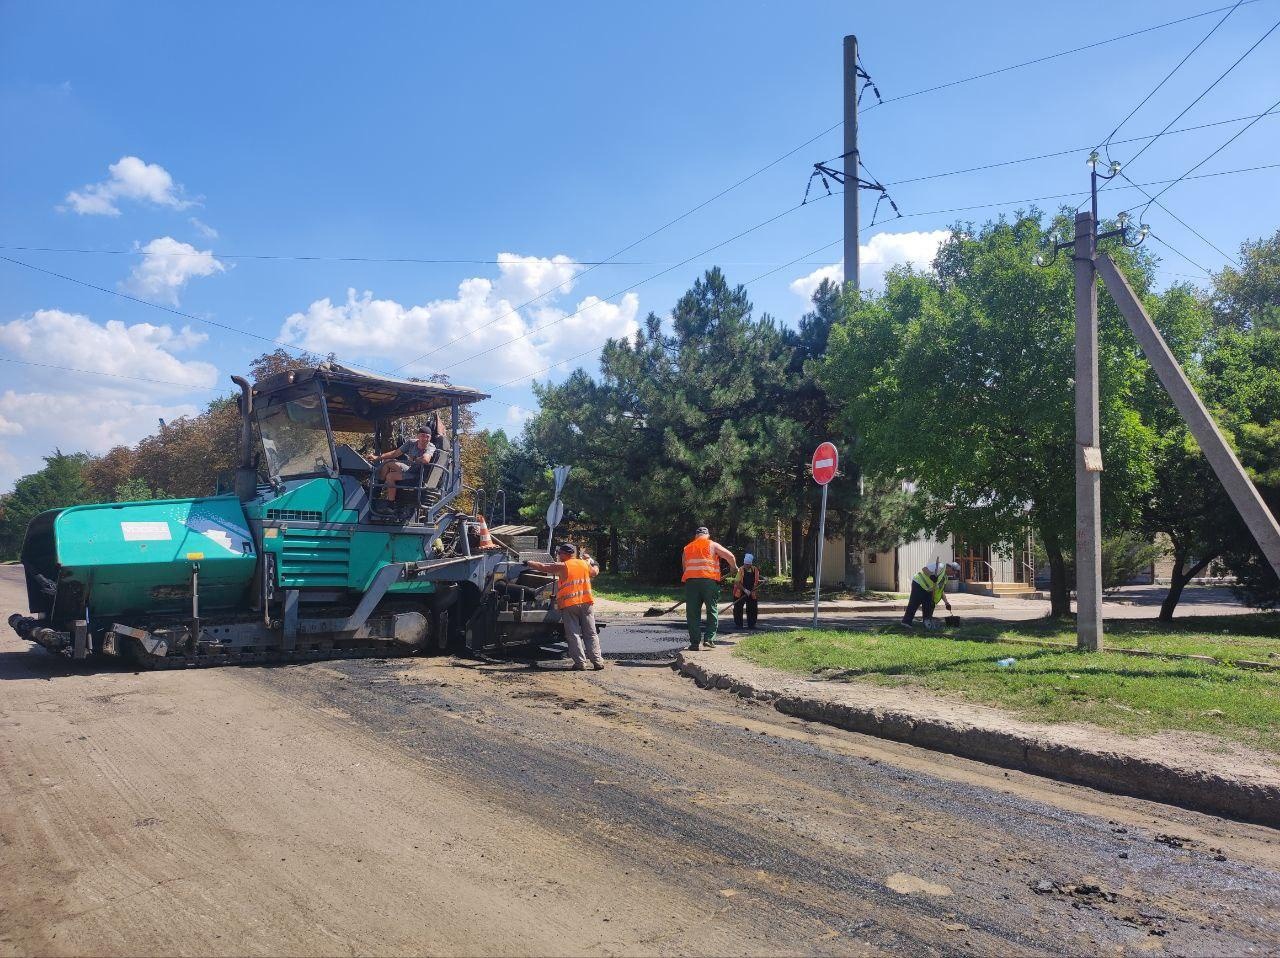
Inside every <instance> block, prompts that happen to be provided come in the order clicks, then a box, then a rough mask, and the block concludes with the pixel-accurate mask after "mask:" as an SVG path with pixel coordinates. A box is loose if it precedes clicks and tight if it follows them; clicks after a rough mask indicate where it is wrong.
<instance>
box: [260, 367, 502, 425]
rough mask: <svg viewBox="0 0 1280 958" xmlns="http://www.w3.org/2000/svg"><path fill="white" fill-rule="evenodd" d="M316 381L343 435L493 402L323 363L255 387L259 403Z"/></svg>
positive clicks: (472, 393)
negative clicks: (382, 422)
mask: <svg viewBox="0 0 1280 958" xmlns="http://www.w3.org/2000/svg"><path fill="white" fill-rule="evenodd" d="M310 382H316V383H318V384H319V385H320V388H321V389H322V390H323V391H324V395H325V402H326V404H327V405H328V407H329V423H330V425H331V426H332V427H333V428H334V429H336V430H338V431H340V432H362V431H367V430H368V429H369V428H371V426H372V424H373V423H374V422H375V421H376V420H380V419H401V418H403V417H406V416H414V415H418V414H420V413H425V412H430V411H431V410H433V409H442V408H445V407H448V406H450V405H452V404H453V403H455V402H457V403H473V402H479V401H480V400H481V399H488V398H489V395H488V393H482V392H480V390H478V389H471V388H469V387H467V386H454V385H452V384H450V383H431V382H411V381H410V380H407V379H397V378H395V377H394V376H376V375H373V374H372V373H366V372H361V371H359V370H355V369H350V368H348V367H346V366H340V365H339V364H337V363H323V364H321V365H319V366H307V367H304V368H302V369H291V370H288V371H287V372H282V373H276V374H275V375H273V376H268V377H267V378H266V379H263V380H262V381H261V382H258V383H256V384H255V385H254V387H253V394H254V397H255V405H256V404H257V400H258V397H261V398H262V399H263V400H269V398H270V397H271V396H273V395H274V394H276V393H280V392H285V391H292V390H293V389H295V388H296V387H298V386H300V385H304V384H306V383H310Z"/></svg>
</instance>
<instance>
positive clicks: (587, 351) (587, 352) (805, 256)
mask: <svg viewBox="0 0 1280 958" xmlns="http://www.w3.org/2000/svg"><path fill="white" fill-rule="evenodd" d="M866 229H870V227H867V228H866ZM866 229H864V230H863V231H862V232H866ZM842 242H844V237H841V238H840V239H837V240H832V241H831V242H830V243H827V244H825V245H823V246H819V247H818V248H817V249H813V250H810V251H809V252H807V253H804V254H802V255H801V256H799V257H797V258H796V259H793V260H792V261H791V262H789V263H783V264H782V265H781V266H776V267H774V268H773V269H771V270H769V272H767V273H761V274H760V275H759V276H757V277H755V278H754V279H749V280H747V281H746V282H745V283H743V284H742V285H743V286H750V285H751V284H752V283H755V282H758V281H760V280H762V279H764V278H765V277H767V276H772V275H773V274H774V273H777V272H780V271H781V270H784V269H786V268H787V267H788V266H795V265H796V264H797V263H799V262H800V261H801V260H804V259H808V258H809V257H810V256H816V255H817V254H818V253H821V252H823V251H824V250H828V249H830V248H831V247H833V246H836V245H838V244H840V243H842ZM615 338H616V337H610V338H609V339H607V340H605V341H604V342H603V343H597V344H596V345H594V346H591V347H590V348H588V349H585V350H583V351H582V352H580V353H576V354H575V355H573V356H569V357H566V358H565V359H561V360H560V361H558V362H554V363H552V364H551V365H550V366H547V367H545V368H543V369H539V370H538V371H537V372H535V373H526V374H525V375H523V376H518V377H516V378H515V379H511V380H508V381H507V382H505V383H501V384H500V385H499V386H498V387H497V388H498V389H506V388H507V387H509V386H514V385H515V384H516V383H520V382H524V381H525V380H526V379H534V378H536V377H538V376H541V375H542V374H543V373H546V372H550V371H551V370H553V369H556V368H558V367H560V366H563V365H565V363H571V362H573V361H574V360H577V359H582V358H583V357H584V356H588V355H590V354H591V353H594V352H597V351H599V350H601V349H603V348H604V347H605V346H607V345H608V344H609V342H610V341H611V340H612V339H615Z"/></svg>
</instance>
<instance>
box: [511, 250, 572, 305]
mask: <svg viewBox="0 0 1280 958" xmlns="http://www.w3.org/2000/svg"><path fill="white" fill-rule="evenodd" d="M585 268H586V267H584V266H579V265H578V264H577V263H575V262H574V261H573V260H572V259H571V258H570V257H568V256H565V255H563V254H560V255H557V256H552V257H551V258H550V259H548V258H545V257H541V256H520V255H518V254H516V253H499V254H498V270H499V271H500V272H501V274H502V275H501V278H500V279H499V280H498V283H497V284H496V285H497V288H498V290H499V291H500V292H501V294H502V295H504V296H507V295H510V296H518V297H519V298H520V302H522V303H523V302H527V301H528V300H530V299H533V298H534V297H536V296H542V295H544V294H546V293H550V292H551V291H552V290H554V289H557V288H559V287H563V288H560V289H559V292H558V295H565V294H568V293H569V292H571V291H572V290H573V286H574V283H573V278H574V277H575V276H577V275H578V274H579V273H580V272H582V271H583V270H584V269H585Z"/></svg>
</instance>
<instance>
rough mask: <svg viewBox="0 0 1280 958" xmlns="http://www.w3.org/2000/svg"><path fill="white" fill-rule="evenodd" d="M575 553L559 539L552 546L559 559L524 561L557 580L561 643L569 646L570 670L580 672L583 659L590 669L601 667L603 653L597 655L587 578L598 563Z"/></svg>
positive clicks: (584, 665)
mask: <svg viewBox="0 0 1280 958" xmlns="http://www.w3.org/2000/svg"><path fill="white" fill-rule="evenodd" d="M577 554H578V550H577V549H576V548H575V547H574V546H573V544H572V543H569V542H562V543H560V544H559V545H558V546H556V558H557V559H558V560H559V561H557V562H534V561H532V560H531V561H529V562H526V563H525V564H526V565H527V566H528V567H529V568H530V569H533V570H534V571H535V572H546V573H549V574H550V575H554V576H555V577H556V578H557V579H558V580H559V582H558V583H557V584H556V608H557V609H559V610H560V621H561V622H562V623H564V637H565V642H566V644H567V645H568V646H569V657H570V658H572V659H573V668H574V671H577V672H581V671H582V670H583V669H585V668H586V667H587V659H590V660H591V667H592V668H594V669H597V670H599V669H602V668H604V656H602V655H601V654H600V635H599V634H598V633H597V632H596V612H595V609H596V607H595V597H594V596H593V595H592V594H591V580H592V578H593V577H594V576H595V575H597V574H598V573H599V572H600V566H598V565H596V560H595V559H593V558H591V556H589V555H587V554H586V553H583V554H582V558H580V559H579V558H576V556H577ZM584 640H585V648H584Z"/></svg>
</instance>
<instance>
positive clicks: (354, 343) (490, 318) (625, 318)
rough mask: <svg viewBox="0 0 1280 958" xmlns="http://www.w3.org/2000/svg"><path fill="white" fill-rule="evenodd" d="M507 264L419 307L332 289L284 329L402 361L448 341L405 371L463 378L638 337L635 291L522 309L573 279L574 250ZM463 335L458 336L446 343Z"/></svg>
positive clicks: (322, 345)
mask: <svg viewBox="0 0 1280 958" xmlns="http://www.w3.org/2000/svg"><path fill="white" fill-rule="evenodd" d="M504 255H509V254H504ZM499 269H500V271H501V273H502V275H501V276H500V277H499V279H498V280H496V281H494V280H490V279H487V278H484V277H473V278H471V279H466V280H463V281H462V282H461V283H460V284H459V285H458V291H457V295H456V296H455V297H453V298H451V299H437V300H432V301H430V302H427V303H424V304H422V305H418V306H405V305H403V304H401V303H398V302H396V301H395V300H390V299H375V298H374V296H373V294H372V293H371V292H367V291H366V292H365V293H363V294H360V295H358V294H357V293H356V291H355V290H354V289H349V290H347V297H346V301H345V302H342V303H334V302H333V301H332V300H330V299H329V298H328V297H326V298H324V299H319V300H316V301H315V302H313V303H312V304H311V305H310V306H309V307H307V309H306V311H305V312H297V313H293V314H292V315H290V316H289V317H287V318H286V319H285V321H284V325H283V326H282V327H281V331H280V338H281V339H283V340H286V341H289V342H293V343H296V344H297V345H299V346H302V347H305V348H306V349H308V350H311V351H313V352H317V353H327V352H334V353H337V354H338V355H339V356H348V357H352V358H362V359H374V360H386V361H388V362H389V363H391V364H394V365H399V364H402V363H408V362H409V361H410V360H414V359H415V358H416V357H418V356H420V355H422V354H424V353H427V352H429V351H431V350H436V348H437V347H442V348H439V349H438V350H437V351H435V352H433V353H432V355H430V356H427V357H426V358H425V359H423V360H422V361H420V362H417V363H415V364H413V365H411V366H409V368H408V369H406V370H404V372H406V373H408V374H412V375H430V374H431V373H433V372H437V371H447V372H448V373H449V374H450V375H451V376H453V377H454V378H455V379H457V380H458V381H460V382H481V383H485V384H495V383H503V382H506V381H507V380H510V379H515V378H517V377H521V376H528V375H532V374H534V373H538V372H540V371H541V370H543V369H545V368H547V367H548V366H551V365H553V364H554V363H557V362H559V361H560V360H566V359H568V358H569V357H571V356H575V355H576V354H578V353H580V352H582V351H583V350H584V349H586V348H587V347H590V346H593V345H595V344H598V343H603V341H604V340H605V339H607V338H609V337H617V336H628V337H629V336H632V335H633V334H634V333H635V331H636V329H637V324H636V314H637V313H638V311H639V308H640V301H639V298H638V297H637V296H636V295H635V294H634V293H629V294H627V295H626V296H624V297H623V298H622V300H621V302H620V303H617V304H614V303H607V302H603V301H602V300H600V299H598V298H597V297H595V296H588V297H586V298H584V299H583V300H581V301H580V302H579V303H578V305H577V306H575V307H573V308H572V309H569V308H564V309H562V308H559V307H552V306H542V307H541V308H531V309H530V310H528V311H527V312H525V313H522V312H517V310H516V307H517V306H518V305H520V304H521V303H522V302H524V299H522V298H521V297H525V298H531V297H532V296H534V295H537V294H538V292H539V291H542V292H546V291H549V290H551V289H553V288H554V287H555V286H556V284H558V283H560V282H563V281H565V280H566V279H570V278H572V276H573V275H574V273H575V272H576V271H578V270H579V269H580V267H577V266H574V265H573V264H572V262H571V261H570V260H569V258H568V257H565V256H560V257H554V258H552V259H539V258H537V257H514V256H512V257H511V258H510V259H509V260H508V261H506V262H504V263H503V264H502V265H500V267H499ZM513 287H514V289H513ZM515 290H519V293H518V294H517V293H516V292H515ZM508 294H510V295H508ZM553 298H554V295H553V296H549V297H548V299H549V300H550V299H553ZM513 299H514V300H515V302H514V303H513V302H512V300H513ZM454 339H457V342H455V343H452V345H446V344H447V343H450V341H451V340H454ZM511 340H514V342H510V341H511ZM472 356H474V357H475V358H474V359H471V358H470V357H472ZM383 365H386V363H383Z"/></svg>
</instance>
